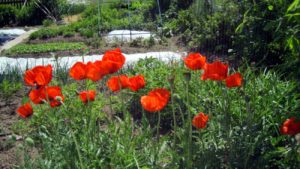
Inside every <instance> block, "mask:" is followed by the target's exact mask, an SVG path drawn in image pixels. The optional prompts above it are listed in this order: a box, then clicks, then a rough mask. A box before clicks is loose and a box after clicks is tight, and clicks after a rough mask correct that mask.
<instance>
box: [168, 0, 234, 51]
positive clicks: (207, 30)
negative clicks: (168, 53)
mask: <svg viewBox="0 0 300 169" xmlns="http://www.w3.org/2000/svg"><path fill="white" fill-rule="evenodd" d="M205 2H207V1H196V2H195V3H194V4H193V5H192V6H190V8H189V9H188V10H182V11H179V13H178V14H177V15H176V18H175V19H174V18H173V16H174V14H173V13H172V12H170V11H168V12H166V14H167V15H165V17H166V19H168V21H167V22H166V24H165V25H164V33H165V34H166V35H167V36H170V35H172V34H178V35H180V36H181V40H182V41H183V42H184V43H186V44H187V46H188V47H189V48H194V49H197V50H205V51H213V52H214V53H221V52H224V51H226V50H227V49H229V48H231V47H232V40H231V37H232V36H233V35H234V33H235V32H234V28H235V26H236V24H237V22H238V16H239V10H238V6H237V3H236V2H235V1H229V0H226V1H222V2H218V1H213V2H211V3H207V4H206V3H205ZM170 10H174V9H172V8H171V9H170ZM227 16H231V17H227ZM172 18H173V19H172ZM166 19H165V20H166ZM217 42H218V43H217Z"/></svg>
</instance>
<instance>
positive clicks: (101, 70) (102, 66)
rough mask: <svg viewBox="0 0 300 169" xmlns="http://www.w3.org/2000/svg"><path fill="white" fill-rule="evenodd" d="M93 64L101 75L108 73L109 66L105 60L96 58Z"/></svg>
mask: <svg viewBox="0 0 300 169" xmlns="http://www.w3.org/2000/svg"><path fill="white" fill-rule="evenodd" d="M94 65H95V66H96V67H97V68H98V70H99V73H100V74H101V75H102V76H105V75H108V74H110V70H109V67H107V63H106V62H105V61H101V60H98V61H96V62H95V63H94Z"/></svg>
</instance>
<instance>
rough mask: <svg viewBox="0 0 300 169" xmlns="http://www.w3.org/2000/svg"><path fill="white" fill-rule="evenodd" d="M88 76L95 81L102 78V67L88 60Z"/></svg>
mask: <svg viewBox="0 0 300 169" xmlns="http://www.w3.org/2000/svg"><path fill="white" fill-rule="evenodd" d="M86 68H87V70H86V77H87V78H88V79H90V80H92V81H94V82H96V81H98V80H100V79H102V77H103V74H102V73H101V69H100V68H99V67H98V66H97V65H96V64H95V63H92V62H88V63H87V66H86Z"/></svg>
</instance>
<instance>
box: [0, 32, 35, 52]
mask: <svg viewBox="0 0 300 169" xmlns="http://www.w3.org/2000/svg"><path fill="white" fill-rule="evenodd" d="M37 30H38V28H34V29H31V30H29V31H27V32H25V33H23V34H21V35H20V36H18V37H17V38H15V39H14V40H11V41H8V42H6V43H4V45H3V46H2V47H0V53H1V52H2V51H3V50H7V49H10V48H12V47H14V46H15V45H17V44H19V43H21V42H23V41H24V40H25V39H27V38H28V37H29V36H30V34H32V33H33V32H35V31H37Z"/></svg>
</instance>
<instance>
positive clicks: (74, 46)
mask: <svg viewBox="0 0 300 169" xmlns="http://www.w3.org/2000/svg"><path fill="white" fill-rule="evenodd" d="M86 47H87V46H86V45H85V44H84V43H81V42H73V43H72V42H58V43H44V44H19V45H16V46H14V47H12V48H11V49H9V50H7V51H5V53H6V54H8V55H16V54H26V53H43V52H55V51H65V50H78V49H82V48H86Z"/></svg>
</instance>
